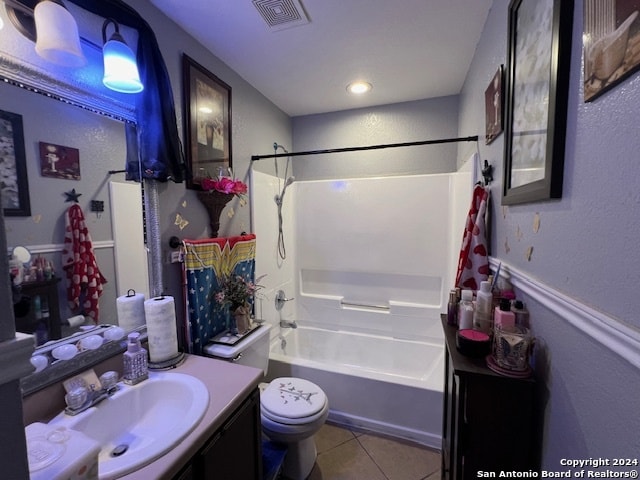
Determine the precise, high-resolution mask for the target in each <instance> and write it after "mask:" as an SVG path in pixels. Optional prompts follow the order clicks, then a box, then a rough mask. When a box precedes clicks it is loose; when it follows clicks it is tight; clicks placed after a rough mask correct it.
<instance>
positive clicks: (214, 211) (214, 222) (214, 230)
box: [197, 190, 233, 238]
mask: <svg viewBox="0 0 640 480" xmlns="http://www.w3.org/2000/svg"><path fill="white" fill-rule="evenodd" d="M197 195H198V200H200V202H202V204H203V205H204V207H205V208H206V209H207V213H208V214H209V228H211V238H216V237H217V236H218V230H220V214H222V210H224V207H225V206H226V205H227V203H229V202H230V201H231V199H232V198H233V194H231V193H222V192H217V191H215V190H214V191H210V192H204V191H198V192H197Z"/></svg>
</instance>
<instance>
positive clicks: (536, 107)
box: [502, 0, 573, 205]
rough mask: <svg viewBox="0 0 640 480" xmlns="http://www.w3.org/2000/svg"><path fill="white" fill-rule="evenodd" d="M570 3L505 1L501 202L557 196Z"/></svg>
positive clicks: (556, 0)
mask: <svg viewBox="0 0 640 480" xmlns="http://www.w3.org/2000/svg"><path fill="white" fill-rule="evenodd" d="M572 22H573V2H572V1H566V0H511V3H510V4H509V29H508V30H509V39H508V58H507V61H508V63H507V70H506V80H507V89H506V99H505V100H506V102H505V103H506V111H505V142H504V145H505V152H504V157H505V158H504V183H503V192H502V204H503V205H510V204H517V203H528V202H536V201H541V200H547V199H550V198H561V197H562V174H563V167H564V145H565V130H566V123H567V97H568V90H569V66H570V65H569V64H570V63H571V62H570V60H571V59H570V56H571V32H572Z"/></svg>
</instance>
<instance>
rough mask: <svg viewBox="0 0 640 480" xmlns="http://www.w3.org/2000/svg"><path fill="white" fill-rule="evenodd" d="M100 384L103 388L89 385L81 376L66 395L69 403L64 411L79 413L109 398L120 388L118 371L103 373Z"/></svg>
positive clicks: (71, 413) (68, 413) (65, 397)
mask: <svg viewBox="0 0 640 480" xmlns="http://www.w3.org/2000/svg"><path fill="white" fill-rule="evenodd" d="M100 384H101V388H99V389H96V386H95V385H87V382H86V381H85V380H84V379H83V378H82V376H79V377H78V378H77V380H76V381H75V382H74V384H73V387H72V389H71V390H70V391H69V393H67V394H66V395H65V396H64V401H65V402H66V404H67V408H65V409H64V412H65V413H66V414H67V415H77V414H79V413H81V412H84V411H85V410H87V409H89V408H91V407H93V406H94V405H97V404H98V403H100V402H101V401H102V400H104V399H105V398H109V397H110V396H111V395H113V394H114V393H115V392H116V391H117V390H118V373H117V372H113V371H109V372H105V373H103V374H102V375H101V376H100Z"/></svg>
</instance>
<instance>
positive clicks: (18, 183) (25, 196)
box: [0, 110, 31, 217]
mask: <svg viewBox="0 0 640 480" xmlns="http://www.w3.org/2000/svg"><path fill="white" fill-rule="evenodd" d="M0 188H1V189H2V193H1V194H0V195H1V196H2V208H3V210H4V215H5V216H6V217H28V216H30V215H31V203H30V201H29V181H28V177H27V159H26V155H25V148H24V130H23V127H22V115H18V114H17V113H11V112H5V111H3V110H0Z"/></svg>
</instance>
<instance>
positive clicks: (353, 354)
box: [268, 326, 444, 449]
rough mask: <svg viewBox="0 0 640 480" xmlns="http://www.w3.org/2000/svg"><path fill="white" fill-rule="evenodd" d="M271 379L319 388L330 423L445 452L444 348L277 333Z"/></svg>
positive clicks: (303, 330) (332, 334) (346, 335)
mask: <svg viewBox="0 0 640 480" xmlns="http://www.w3.org/2000/svg"><path fill="white" fill-rule="evenodd" d="M272 332H274V334H275V335H272V340H271V345H270V353H269V370H268V378H269V380H271V379H273V378H276V377H282V376H294V377H300V378H305V379H307V380H310V381H312V382H314V383H316V384H317V385H319V386H320V387H321V388H322V389H323V390H324V392H325V393H326V394H327V397H328V398H329V406H330V412H329V421H330V422H332V423H336V424H340V425H344V426H347V427H356V428H360V429H364V430H368V431H372V432H377V433H382V434H385V435H390V436H394V437H397V438H402V439H406V440H410V441H413V442H417V443H420V444H423V445H426V446H429V447H432V448H437V449H440V447H441V431H442V405H443V387H444V344H443V343H435V342H433V343H432V342H426V341H425V342H421V341H411V340H401V339H396V338H392V337H384V336H378V335H370V334H364V333H351V332H344V331H334V330H326V329H321V328H315V327H307V326H299V327H298V328H296V329H291V328H284V329H282V328H279V327H277V326H276V327H275V328H274V329H272Z"/></svg>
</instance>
